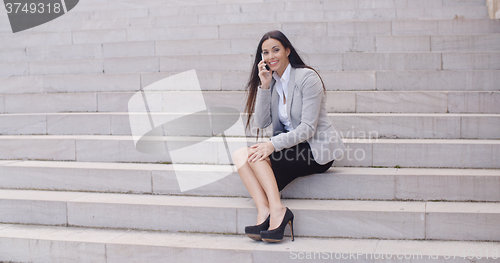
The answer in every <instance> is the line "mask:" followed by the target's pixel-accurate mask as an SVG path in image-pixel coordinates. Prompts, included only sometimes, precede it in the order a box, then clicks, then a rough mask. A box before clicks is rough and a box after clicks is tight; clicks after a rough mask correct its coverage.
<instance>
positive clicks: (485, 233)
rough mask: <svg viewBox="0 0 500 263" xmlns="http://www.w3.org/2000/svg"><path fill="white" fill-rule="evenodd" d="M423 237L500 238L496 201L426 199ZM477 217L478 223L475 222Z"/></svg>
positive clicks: (499, 210) (489, 239) (499, 214)
mask: <svg viewBox="0 0 500 263" xmlns="http://www.w3.org/2000/svg"><path fill="white" fill-rule="evenodd" d="M426 210H427V211H428V215H427V217H426V221H427V224H426V238H431V239H440V238H442V237H444V236H447V237H448V238H450V239H453V240H488V241H499V240H500V232H499V231H500V230H499V229H498V223H497V222H498V220H500V218H499V217H500V206H499V204H498V203H481V204H475V203H450V204H443V203H434V202H429V203H427V208H426ZM478 221H480V222H481V224H480V225H478V224H477V223H475V222H478Z"/></svg>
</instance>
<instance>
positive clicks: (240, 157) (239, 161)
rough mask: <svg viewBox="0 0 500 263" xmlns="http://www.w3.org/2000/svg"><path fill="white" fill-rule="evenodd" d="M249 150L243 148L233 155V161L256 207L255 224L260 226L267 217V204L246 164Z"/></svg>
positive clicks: (250, 169) (258, 183)
mask: <svg viewBox="0 0 500 263" xmlns="http://www.w3.org/2000/svg"><path fill="white" fill-rule="evenodd" d="M249 150H250V149H249V148H247V149H245V148H243V149H240V150H238V151H236V152H235V153H234V155H233V160H234V163H235V165H236V167H237V168H238V173H239V174H240V178H241V181H242V182H243V184H244V185H245V187H246V188H247V190H248V192H249V193H250V196H252V199H253V201H254V203H255V205H256V206H257V224H261V223H262V222H264V221H265V220H266V219H267V217H268V216H269V202H268V200H267V196H266V193H265V192H264V189H263V188H262V186H261V185H260V182H259V180H257V177H256V176H255V173H254V171H253V170H252V168H251V167H250V165H249V164H248V151H249Z"/></svg>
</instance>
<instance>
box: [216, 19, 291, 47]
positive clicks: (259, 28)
mask: <svg viewBox="0 0 500 263" xmlns="http://www.w3.org/2000/svg"><path fill="white" fill-rule="evenodd" d="M213 27H215V29H216V30H215V31H216V32H214V35H215V37H210V38H217V37H219V38H260V37H262V36H263V35H264V34H265V33H266V32H268V31H271V30H284V29H285V28H284V27H283V28H282V25H281V23H264V24H255V23H251V24H241V25H231V24H225V25H219V26H213ZM217 29H218V30H217ZM217 31H218V32H217ZM282 32H283V33H285V34H286V35H287V36H288V35H289V34H287V33H286V32H285V31H282ZM207 38H208V37H207ZM255 41H257V40H255ZM255 43H256V44H258V43H259V42H255Z"/></svg>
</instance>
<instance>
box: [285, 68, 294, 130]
mask: <svg viewBox="0 0 500 263" xmlns="http://www.w3.org/2000/svg"><path fill="white" fill-rule="evenodd" d="M294 91H295V68H294V67H290V79H289V80H288V95H287V97H286V112H287V114H288V118H289V119H290V122H291V121H292V117H291V115H290V112H291V108H292V107H290V106H291V105H292V100H293V92H294ZM294 128H295V127H294Z"/></svg>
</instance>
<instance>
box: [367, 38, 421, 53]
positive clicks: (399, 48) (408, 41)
mask: <svg viewBox="0 0 500 263" xmlns="http://www.w3.org/2000/svg"><path fill="white" fill-rule="evenodd" d="M375 42H376V46H377V52H426V51H427V52H428V51H431V46H430V37H429V36H377V37H376V38H375Z"/></svg>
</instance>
